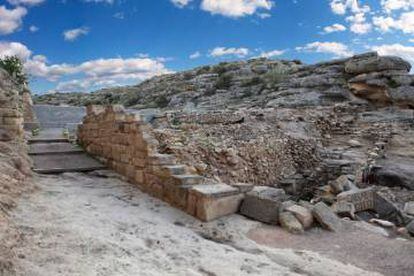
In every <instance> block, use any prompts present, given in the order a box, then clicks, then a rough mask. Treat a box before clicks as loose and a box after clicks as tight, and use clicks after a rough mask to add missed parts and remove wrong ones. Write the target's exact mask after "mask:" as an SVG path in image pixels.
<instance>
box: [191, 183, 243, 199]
mask: <svg viewBox="0 0 414 276" xmlns="http://www.w3.org/2000/svg"><path fill="white" fill-rule="evenodd" d="M190 192H191V193H197V194H200V195H203V196H206V197H225V196H231V195H236V194H238V193H239V190H238V189H237V188H235V187H232V186H230V185H227V184H203V185H197V186H194V187H193V188H192V189H191V190H190Z"/></svg>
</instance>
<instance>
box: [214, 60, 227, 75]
mask: <svg viewBox="0 0 414 276" xmlns="http://www.w3.org/2000/svg"><path fill="white" fill-rule="evenodd" d="M226 65H227V63H225V62H222V63H220V64H219V65H216V66H214V68H213V72H214V73H216V74H218V75H219V76H221V75H223V74H224V73H226V71H227V69H226Z"/></svg>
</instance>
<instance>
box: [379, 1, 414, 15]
mask: <svg viewBox="0 0 414 276" xmlns="http://www.w3.org/2000/svg"><path fill="white" fill-rule="evenodd" d="M381 5H382V7H383V9H384V10H385V11H386V12H387V13H391V12H393V11H395V10H409V9H410V8H414V0H381Z"/></svg>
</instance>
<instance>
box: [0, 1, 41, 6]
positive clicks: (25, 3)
mask: <svg viewBox="0 0 414 276" xmlns="http://www.w3.org/2000/svg"><path fill="white" fill-rule="evenodd" d="M45 1H46V0H7V2H9V3H10V4H12V5H15V6H19V5H27V6H33V5H38V4H41V3H43V2H45Z"/></svg>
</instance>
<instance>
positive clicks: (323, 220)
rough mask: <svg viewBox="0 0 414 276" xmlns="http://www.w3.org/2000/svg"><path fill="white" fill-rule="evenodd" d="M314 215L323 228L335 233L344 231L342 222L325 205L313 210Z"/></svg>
mask: <svg viewBox="0 0 414 276" xmlns="http://www.w3.org/2000/svg"><path fill="white" fill-rule="evenodd" d="M312 214H313V216H314V217H315V219H316V220H317V221H318V222H319V223H320V224H321V225H322V227H323V228H325V229H327V230H329V231H334V232H338V231H340V230H341V229H342V221H341V220H340V218H339V217H338V216H337V215H336V214H335V213H334V212H333V211H332V210H331V208H329V207H328V206H327V205H326V204H325V203H323V202H319V203H318V204H316V205H315V206H314V207H313V209H312Z"/></svg>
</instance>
